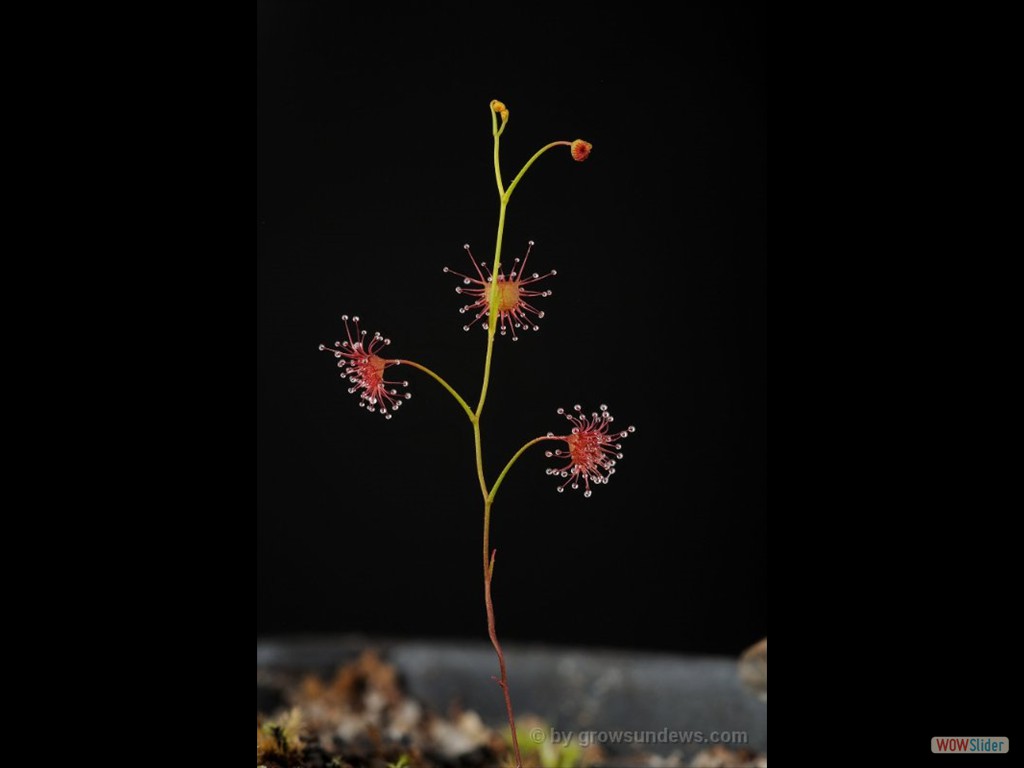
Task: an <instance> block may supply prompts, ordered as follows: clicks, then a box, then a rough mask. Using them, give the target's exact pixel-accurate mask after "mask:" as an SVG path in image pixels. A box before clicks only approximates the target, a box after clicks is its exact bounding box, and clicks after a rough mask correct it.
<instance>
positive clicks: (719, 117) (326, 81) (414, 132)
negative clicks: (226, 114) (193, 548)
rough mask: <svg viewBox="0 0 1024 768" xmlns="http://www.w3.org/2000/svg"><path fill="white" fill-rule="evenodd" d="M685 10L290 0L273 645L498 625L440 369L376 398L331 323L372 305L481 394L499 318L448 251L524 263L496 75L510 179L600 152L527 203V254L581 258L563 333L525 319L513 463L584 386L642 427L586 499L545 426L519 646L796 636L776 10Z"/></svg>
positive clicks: (524, 191) (503, 584)
mask: <svg viewBox="0 0 1024 768" xmlns="http://www.w3.org/2000/svg"><path fill="white" fill-rule="evenodd" d="M510 8H511V7H510ZM677 13H678V18H677V20H675V21H674V22H673V23H672V24H669V23H668V22H666V21H665V20H664V19H661V18H659V17H658V16H650V17H643V16H641V15H639V14H625V15H624V14H621V13H617V14H612V13H607V14H606V13H604V12H601V11H596V10H593V11H591V10H584V9H578V10H575V11H574V10H572V9H567V11H566V12H564V13H561V14H555V15H550V14H549V15H545V16H544V17H539V18H536V19H532V18H531V19H523V18H517V14H518V11H514V10H511V9H509V10H503V11H500V12H499V14H498V15H497V16H495V18H494V20H493V21H487V20H485V19H483V18H463V17H462V16H461V15H458V16H456V15H453V14H446V13H445V12H441V11H438V12H436V13H434V14H432V15H431V16H425V17H423V18H408V17H404V18H401V19H399V18H398V16H397V15H396V18H395V19H393V20H390V21H389V22H386V23H385V22H381V21H379V20H376V21H373V22H370V21H367V20H361V19H359V18H356V17H353V16H350V15H346V14H345V13H344V12H342V11H341V10H340V9H338V8H337V7H332V6H330V5H326V4H325V5H308V4H303V5H298V4H286V3H262V4H260V6H259V15H258V30H257V32H258V47H257V182H258V185H257V214H258V230H257V232H258V234H257V252H258V270H257V281H258V285H257V291H258V292H257V330H258V336H257V368H258V371H257V372H258V384H257V434H258V442H257V473H258V478H257V582H256V587H257V614H256V615H257V635H258V636H260V635H267V634H281V633H294V632H309V631H353V632H365V633H373V634H386V635H392V636H427V637H466V638H475V639H483V638H485V617H484V610H483V599H482V583H481V550H480V546H481V543H480V534H481V503H480V498H479V489H478V487H477V485H476V480H475V474H474V464H473V453H472V433H471V431H470V428H469V425H468V423H467V421H466V419H465V417H464V415H463V414H462V412H461V411H460V409H459V408H458V407H457V405H456V404H455V403H454V401H452V399H451V398H450V397H449V396H448V395H447V394H446V393H445V392H444V391H443V390H442V389H441V388H440V387H439V386H437V385H436V384H435V383H434V382H432V381H430V380H429V379H427V378H426V377H424V376H422V375H420V374H418V373H417V372H415V371H412V370H408V369H406V370H404V371H403V372H402V373H400V375H399V377H400V378H407V379H409V380H410V382H411V388H410V389H411V391H412V392H413V399H412V400H411V401H409V403H408V404H407V405H406V406H405V407H403V409H402V410H401V412H399V413H398V414H397V416H396V417H395V418H394V419H392V420H391V421H387V422H385V421H384V420H383V419H382V418H380V417H379V416H376V415H370V414H367V413H365V412H364V411H362V410H361V409H359V408H358V407H357V398H356V396H354V395H349V394H347V392H346V391H345V390H346V387H347V385H346V384H344V383H343V382H342V381H341V380H339V378H338V376H337V369H336V368H335V361H334V359H333V358H332V357H330V356H329V355H328V354H325V353H321V352H318V351H317V345H318V344H319V343H328V344H329V343H333V341H334V340H336V339H339V338H342V335H341V334H342V333H343V327H342V324H341V321H340V319H339V316H340V315H342V314H345V313H347V314H350V315H352V314H356V315H359V316H360V317H361V318H363V320H364V327H366V328H367V329H369V330H370V331H371V332H372V331H374V330H379V331H381V332H382V333H384V334H385V335H387V336H389V337H390V338H391V339H392V340H393V344H392V346H391V348H390V353H391V354H392V355H395V356H403V357H408V358H411V359H414V360H417V361H419V362H422V363H423V364H425V365H428V366H430V367H432V368H434V369H435V370H436V371H438V372H439V373H440V374H441V375H443V376H445V377H446V378H447V379H448V380H449V381H450V382H451V383H452V384H453V385H454V386H455V387H456V388H457V389H458V390H460V391H461V392H462V393H463V394H464V396H465V397H466V398H467V399H468V400H470V401H471V402H475V400H476V397H477V395H478V391H479V380H480V375H481V372H482V363H483V351H484V341H485V333H484V332H483V331H482V330H480V329H479V328H474V329H473V330H472V331H471V332H469V333H465V332H463V331H462V330H461V326H462V324H463V322H464V321H465V318H464V317H463V316H461V315H459V314H458V307H459V306H461V305H462V303H464V302H463V301H462V299H461V298H460V297H459V296H457V295H456V294H455V293H454V288H455V286H456V285H457V284H458V283H457V281H456V280H455V279H454V278H452V276H450V275H445V274H443V273H442V271H441V270H442V267H444V266H446V265H447V266H450V267H452V268H454V269H458V270H464V269H466V268H467V267H468V261H467V259H466V256H465V253H464V252H463V250H462V245H463V243H466V242H468V243H471V244H472V245H473V248H474V253H475V254H476V255H477V257H478V258H480V259H481V260H485V261H491V259H492V257H493V248H494V234H495V228H496V223H497V212H498V205H497V193H496V190H495V184H494V177H493V168H492V164H491V152H492V146H493V145H492V138H491V123H490V116H489V112H488V104H489V102H490V101H491V99H495V98H497V99H501V100H502V101H504V102H505V103H506V104H507V106H508V107H509V109H510V112H511V118H510V121H509V125H508V128H507V129H506V131H505V133H504V134H503V136H502V144H501V147H502V166H503V172H504V176H505V178H506V181H507V180H508V179H510V178H511V177H512V176H513V175H514V174H515V173H516V172H517V171H518V169H519V168H520V167H521V166H522V164H523V163H524V162H525V161H526V160H527V159H528V158H529V157H530V155H532V154H533V152H534V151H535V150H536V149H538V148H539V147H540V146H542V145H543V144H546V143H548V142H549V141H553V140H560V139H567V140H571V139H575V138H578V137H581V138H585V139H587V140H588V141H590V142H592V143H593V145H594V150H593V154H592V155H591V157H590V159H589V160H588V161H586V162H585V163H575V162H573V161H572V159H571V158H570V156H569V153H568V150H565V149H558V150H556V151H552V152H549V153H548V154H547V155H545V156H544V157H543V158H542V159H541V160H540V161H539V162H538V163H537V164H536V165H535V166H534V167H533V169H532V170H531V171H530V173H529V174H528V175H527V176H526V178H525V179H524V181H523V182H522V184H520V186H519V187H518V189H517V191H516V193H515V195H514V196H513V198H512V201H511V203H510V205H509V209H508V221H507V225H506V230H505V246H504V259H505V263H508V260H509V259H511V258H513V257H515V256H517V255H521V254H522V252H523V251H524V250H525V245H526V241H527V240H529V239H533V240H535V241H536V243H537V245H536V247H535V249H534V252H533V255H532V256H531V260H532V267H533V269H536V270H538V271H547V270H548V269H550V268H556V269H557V270H558V272H559V274H558V276H557V277H556V278H554V279H553V280H550V281H548V282H547V283H546V284H545V286H544V287H550V288H551V289H552V290H553V291H554V295H553V296H551V297H550V298H548V299H540V300H538V304H539V305H540V306H541V307H542V308H543V309H544V310H545V312H546V317H545V318H544V320H543V321H541V323H540V324H541V331H540V332H539V333H536V334H534V333H527V334H524V337H523V338H521V339H520V341H518V342H516V343H513V342H512V341H511V339H508V338H504V339H502V338H499V339H498V340H497V342H496V345H495V362H494V376H493V379H492V382H491V389H490V394H489V398H488V404H487V410H486V411H485V414H484V421H483V428H484V440H485V449H484V459H485V465H486V468H487V473H488V477H489V478H493V477H494V476H495V474H496V473H497V471H498V469H500V467H501V466H502V465H503V464H504V462H505V461H506V460H507V458H508V457H509V455H510V454H511V453H512V452H513V451H515V450H516V449H517V448H518V447H519V446H520V445H521V444H522V443H523V442H525V441H526V440H527V439H529V438H531V437H533V436H536V435H539V434H543V433H545V432H547V431H549V430H553V431H556V432H559V431H562V428H563V425H564V424H565V422H564V421H563V420H562V419H561V417H559V416H557V415H556V414H555V409H556V408H558V407H559V406H563V407H569V406H571V405H572V404H573V403H577V402H578V403H581V404H582V405H583V406H584V407H585V408H587V409H593V408H596V407H597V406H598V405H599V404H600V403H607V404H608V405H609V407H610V409H611V412H612V413H613V414H614V415H615V417H616V425H621V426H623V427H624V426H626V425H628V424H633V425H635V426H636V427H637V432H636V434H634V435H633V436H632V437H630V438H629V439H628V440H626V441H625V444H624V449H623V452H624V453H625V458H624V459H623V461H621V462H620V464H619V471H618V473H617V474H616V475H615V477H614V478H613V479H612V481H611V483H610V484H609V485H607V486H601V487H599V488H597V489H596V491H595V493H594V495H593V497H592V498H590V499H584V498H583V497H582V494H580V493H568V492H567V493H565V494H557V493H555V490H554V486H555V481H554V480H553V479H552V478H549V477H547V476H545V474H544V469H545V468H546V467H547V466H551V465H552V461H551V460H547V459H545V458H544V457H543V450H542V449H534V450H533V451H532V452H530V453H528V454H527V455H526V456H524V458H523V459H522V460H521V461H520V462H519V463H518V464H517V465H516V467H515V469H514V470H513V471H512V473H511V475H510V476H509V478H508V480H507V481H506V483H505V484H504V485H503V487H502V490H501V493H500V495H499V496H498V499H497V502H496V505H495V511H494V522H493V530H492V543H493V544H494V546H496V547H497V548H498V550H499V552H498V561H497V567H496V572H495V581H494V589H495V601H496V607H497V617H498V628H499V632H500V634H501V636H502V638H503V639H505V640H509V641H513V640H520V641H543V642H557V643H571V644H583V645H600V646H621V647H633V648H656V649H664V650H670V651H677V652H712V653H728V654H732V653H737V652H738V651H740V650H741V649H742V648H744V647H745V646H747V645H749V644H750V643H752V642H754V641H756V640H757V639H759V638H760V637H762V636H764V635H766V634H767V540H766V536H767V522H766V509H765V503H766V486H765V483H766V463H765V462H766V459H765V443H766V413H765V411H766V402H765V401H766V382H765V375H766V278H765V271H766V238H767V235H766V130H765V122H766V84H765V77H766V71H765V66H766V64H765V57H766V50H765V18H764V10H763V7H762V6H761V5H760V4H755V5H751V6H749V7H744V6H736V5H733V6H731V7H730V8H719V7H718V6H717V5H714V4H710V3H709V4H707V5H693V4H689V5H685V6H681V7H679V8H678V9H677ZM448 16H450V18H449V17H448ZM399 370H402V369H399Z"/></svg>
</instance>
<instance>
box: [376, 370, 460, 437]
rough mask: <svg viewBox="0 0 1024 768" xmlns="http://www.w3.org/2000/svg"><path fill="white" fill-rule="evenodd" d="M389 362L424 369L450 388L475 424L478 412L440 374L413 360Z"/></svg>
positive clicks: (449, 391) (446, 387)
mask: <svg viewBox="0 0 1024 768" xmlns="http://www.w3.org/2000/svg"><path fill="white" fill-rule="evenodd" d="M389 362H395V363H401V364H402V365H408V366H411V367H413V368H416V369H417V370H420V371H423V372H424V373H425V374H427V376H430V377H431V378H432V379H434V381H436V382H437V383H438V384H440V385H441V386H442V387H444V388H445V389H447V390H448V394H450V395H451V396H452V397H454V398H455V399H456V400H457V401H458V403H459V405H461V406H462V410H464V411H465V412H466V415H467V416H468V417H469V420H470V421H471V422H473V423H474V424H475V423H476V414H474V413H473V409H472V408H470V407H469V404H468V403H467V402H466V401H465V400H463V399H462V396H461V395H460V394H459V393H458V392H456V391H455V388H454V387H453V386H452V385H451V384H449V383H448V382H447V381H445V380H444V379H442V378H441V377H440V376H438V375H437V374H436V373H434V372H433V371H432V370H430V369H429V368H427V366H425V365H420V364H419V363H414V362H413V361H412V360H393V361H389Z"/></svg>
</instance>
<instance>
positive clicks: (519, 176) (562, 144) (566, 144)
mask: <svg viewBox="0 0 1024 768" xmlns="http://www.w3.org/2000/svg"><path fill="white" fill-rule="evenodd" d="M571 146H572V142H571V141H553V142H551V143H550V144H548V145H547V146H545V147H541V148H540V149H538V150H537V151H536V153H534V155H533V157H531V158H530V159H529V160H527V161H526V165H524V166H523V169H522V170H521V171H520V172H519V173H518V174H516V177H515V178H514V179H512V183H511V184H509V185H508V189H506V190H505V191H504V192H502V193H501V197H502V200H503V201H504V202H505V203H508V199H509V198H510V197H512V190H514V189H515V188H516V185H517V184H519V180H520V179H522V178H523V176H524V175H525V174H526V172H527V171H528V170H530V166H531V165H533V164H534V163H535V162H537V158H538V157H540V156H541V155H543V154H544V153H545V152H547V151H548V150H549V149H551V148H552V147H571ZM494 151H495V154H497V151H498V148H497V144H495V148H494ZM498 189H499V190H500V189H501V185H500V184H499V185H498Z"/></svg>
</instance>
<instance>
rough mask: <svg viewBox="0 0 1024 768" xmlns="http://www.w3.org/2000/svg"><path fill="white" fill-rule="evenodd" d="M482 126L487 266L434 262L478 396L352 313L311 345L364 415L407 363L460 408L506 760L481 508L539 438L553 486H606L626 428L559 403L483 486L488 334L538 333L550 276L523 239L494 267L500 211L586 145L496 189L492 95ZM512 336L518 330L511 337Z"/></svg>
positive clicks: (582, 154)
mask: <svg viewBox="0 0 1024 768" xmlns="http://www.w3.org/2000/svg"><path fill="white" fill-rule="evenodd" d="M490 113H491V132H492V134H493V136H494V180H495V182H496V184H497V188H498V205H499V207H498V233H497V237H496V239H495V243H494V261H493V263H492V265H491V266H488V265H487V263H486V262H478V261H477V260H476V258H475V257H474V256H473V254H472V251H471V250H470V247H469V246H468V245H466V246H465V250H466V255H467V257H468V259H469V262H470V266H469V267H468V268H467V269H466V270H465V271H463V272H457V271H455V270H452V269H449V268H448V267H444V271H445V272H446V273H448V274H450V275H453V276H454V277H456V278H457V279H458V280H459V285H458V286H457V287H456V288H455V291H456V293H458V294H460V295H461V296H462V297H463V298H464V299H466V300H467V302H468V303H466V304H465V306H463V307H461V308H460V309H459V312H460V313H462V314H463V315H466V316H468V318H467V322H465V324H464V325H463V326H462V328H463V330H465V331H469V330H470V329H471V328H473V326H476V325H479V326H480V327H482V328H483V330H484V331H486V334H487V346H486V348H485V352H484V360H483V377H482V380H481V382H480V394H479V397H478V398H477V401H476V406H475V407H473V406H471V405H470V404H469V401H468V400H466V398H464V397H463V396H462V395H461V394H459V393H458V392H457V391H456V390H455V389H454V388H453V387H452V386H451V385H450V384H449V383H448V382H447V381H445V379H444V378H442V377H441V376H440V375H439V374H437V373H435V372H434V371H433V370H431V369H430V368H427V367H426V366H425V365H422V364H421V363H418V362H415V361H413V360H408V359H405V358H399V357H393V356H391V355H390V354H389V352H390V346H391V339H388V338H385V337H384V336H383V335H382V334H380V333H378V332H376V331H375V332H374V333H372V334H370V333H368V332H367V331H366V330H365V329H364V328H363V327H362V325H361V321H360V319H359V318H358V317H351V318H350V317H349V316H348V315H342V317H341V320H342V323H343V324H344V328H345V337H344V339H341V340H339V341H335V342H334V344H332V345H325V344H321V345H320V350H321V351H326V352H330V353H332V354H333V355H334V357H335V358H337V365H338V368H340V369H341V377H342V379H344V380H345V381H346V382H347V383H348V384H349V388H348V391H349V393H351V394H356V395H358V396H359V405H360V407H363V408H365V409H366V410H367V411H369V412H370V413H379V414H381V415H383V416H384V418H385V419H390V418H392V416H393V415H394V414H396V413H397V412H398V411H399V409H400V408H401V407H402V406H403V405H404V404H405V403H406V402H407V401H408V400H409V399H410V398H411V397H412V395H411V394H410V393H409V392H408V391H407V390H408V387H409V382H408V381H405V380H402V379H400V378H399V377H398V375H397V374H398V371H399V369H400V368H401V367H403V366H404V367H408V368H414V369H416V370H418V371H420V372H421V373H424V374H426V375H427V376H429V377H430V378H432V379H434V381H436V382H437V383H438V384H440V385H441V386H442V387H444V388H445V390H447V391H448V393H449V394H450V395H451V396H452V397H453V398H454V399H455V401H456V402H457V403H458V404H459V407H460V408H462V410H463V412H464V413H465V414H466V418H467V419H468V420H469V424H470V426H471V427H472V430H473V447H474V451H475V454H476V474H477V482H478V483H479V484H480V495H481V498H482V501H483V581H484V603H485V604H486V608H487V633H488V635H489V636H490V639H491V644H492V645H493V646H494V651H495V653H496V654H497V657H498V667H499V671H500V677H499V678H497V681H498V684H499V685H500V686H501V689H502V691H503V692H504V696H505V709H506V712H507V714H508V722H509V728H510V730H511V738H512V748H513V751H514V753H515V760H516V765H517V766H520V765H521V764H522V760H521V758H520V753H519V743H518V739H517V737H516V728H515V717H514V715H513V711H512V697H511V693H510V691H509V682H508V671H507V669H506V666H505V656H504V654H503V653H502V650H501V644H500V643H499V642H498V634H497V631H496V630H495V623H494V601H493V599H492V595H491V580H492V578H493V577H494V561H495V556H496V555H497V550H496V549H492V548H491V542H490V530H491V510H492V509H493V507H494V500H495V498H496V496H497V494H498V489H499V488H500V487H501V484H502V483H503V482H504V480H505V478H506V477H507V476H508V473H509V470H511V469H512V467H513V465H514V464H515V463H516V461H518V459H519V457H520V456H522V455H523V454H524V453H525V452H526V451H527V450H529V449H530V448H532V447H533V446H535V445H540V444H541V443H555V446H552V447H551V448H550V449H549V450H546V451H545V453H544V455H545V456H547V457H549V458H553V459H556V462H555V466H553V467H550V468H548V469H547V474H548V475H550V476H552V477H554V478H556V485H555V488H556V490H557V491H559V492H563V491H565V489H566V488H569V489H572V490H582V492H583V495H584V496H587V497H589V496H590V495H591V494H592V493H593V491H594V488H595V487H596V486H599V485H603V484H605V483H607V482H608V480H609V479H610V478H611V476H612V475H614V474H615V469H616V463H617V462H618V461H619V460H620V459H622V453H621V450H622V444H621V442H620V441H621V440H624V439H625V438H626V437H628V436H629V435H630V434H631V433H632V432H633V431H634V428H633V427H628V428H626V429H617V428H615V427H613V426H612V422H613V421H614V418H613V417H612V415H611V413H610V412H609V410H608V406H606V405H601V406H600V407H599V408H598V409H597V410H595V411H585V410H584V409H583V407H582V406H580V405H575V406H573V407H572V408H571V409H570V410H568V411H566V410H565V409H563V408H559V409H558V410H557V413H558V414H559V415H560V416H563V417H564V418H565V420H566V421H567V422H568V424H569V426H568V432H566V433H564V434H555V433H554V432H548V433H547V434H545V435H541V436H539V437H534V438H533V439H531V440H528V441H526V443H524V444H523V446H522V447H521V448H520V449H519V450H518V451H516V452H515V453H514V454H513V455H512V457H511V458H510V459H509V460H508V462H507V463H506V464H505V466H504V467H503V468H502V470H501V472H499V473H498V475H497V476H496V477H495V478H494V480H493V481H492V482H490V483H488V480H487V474H486V473H485V471H484V464H483V436H482V432H481V421H482V417H483V413H484V406H485V405H486V403H487V387H488V384H489V383H490V380H491V363H492V362H493V359H494V342H495V338H496V337H497V336H499V335H500V336H502V337H509V336H510V337H511V339H512V341H518V339H519V336H520V333H522V334H523V335H525V334H526V333H527V332H529V331H536V330H538V329H539V326H538V324H537V323H538V321H539V320H541V319H542V318H544V310H542V309H540V308H539V307H538V306H536V304H538V303H540V302H539V300H540V299H546V298H547V297H549V296H550V295H551V290H550V288H548V287H546V286H547V285H548V283H547V282H546V281H547V280H548V279H549V278H553V277H555V275H556V274H557V273H556V272H555V270H553V269H552V270H549V271H548V272H547V273H546V274H540V273H539V272H529V271H528V268H529V267H530V266H531V264H530V254H531V252H532V250H533V245H534V243H533V241H530V243H529V245H528V246H527V249H526V252H525V254H524V255H523V257H522V259H519V258H516V259H513V261H512V264H511V267H510V268H509V270H508V272H506V271H505V269H504V268H503V266H502V260H501V251H502V240H503V238H504V232H505V216H506V213H507V211H508V204H509V200H511V198H512V193H513V192H515V190H516V188H517V187H518V186H519V183H520V182H521V181H522V179H523V177H524V176H525V175H526V172H527V171H528V170H530V167H531V166H532V165H533V164H534V163H535V162H536V161H537V160H538V159H539V158H540V157H541V155H543V154H545V153H546V152H548V150H551V149H554V148H555V147H568V148H569V153H570V155H571V157H572V159H573V160H575V161H577V162H583V161H584V160H586V159H587V158H588V157H589V156H590V151H591V149H592V147H591V145H590V144H589V143H588V142H586V141H583V140H582V139H576V140H575V141H553V142H551V143H550V144H547V145H545V146H543V147H541V148H540V149H539V150H537V152H536V153H534V155H533V157H531V158H530V159H529V160H528V161H527V162H526V164H525V165H524V166H523V167H522V169H521V170H520V171H519V173H518V174H516V176H515V177H514V178H513V179H512V181H511V182H510V183H509V184H508V185H507V186H506V185H505V183H504V181H503V177H502V173H501V157H500V148H501V135H502V134H503V133H504V132H505V128H506V127H507V125H508V119H509V111H508V109H507V108H506V107H505V105H504V104H503V103H501V102H500V101H492V102H491V104H490ZM517 332H519V333H517ZM562 429H566V427H564V426H563V427H562Z"/></svg>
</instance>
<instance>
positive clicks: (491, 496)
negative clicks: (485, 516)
mask: <svg viewBox="0 0 1024 768" xmlns="http://www.w3.org/2000/svg"><path fill="white" fill-rule="evenodd" d="M561 439H562V438H559V437H554V436H551V437H548V436H547V435H545V436H544V437H535V438H533V440H530V441H529V442H528V443H526V444H525V445H524V446H523V447H522V448H520V449H519V450H518V451H516V452H515V454H514V455H513V456H512V458H511V459H509V460H508V464H506V465H505V468H504V469H503V470H501V474H500V475H498V479H497V480H495V481H494V485H492V486H491V492H490V494H488V496H487V502H488V505H490V504H493V503H494V497H495V496H496V495H497V493H498V488H499V487H500V486H501V482H502V480H504V479H505V475H507V474H508V471H509V470H510V469H512V465H513V464H515V463H516V462H517V461H518V460H519V457H520V456H522V455H523V454H524V453H526V451H527V449H528V448H532V447H533V446H535V445H536V444H537V443H542V442H544V441H545V440H561ZM485 549H486V547H485Z"/></svg>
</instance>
